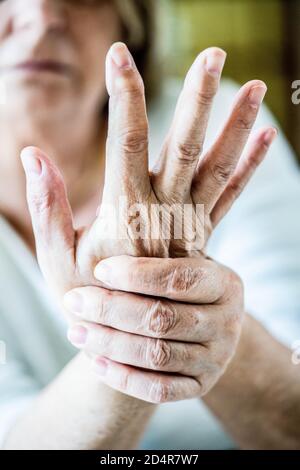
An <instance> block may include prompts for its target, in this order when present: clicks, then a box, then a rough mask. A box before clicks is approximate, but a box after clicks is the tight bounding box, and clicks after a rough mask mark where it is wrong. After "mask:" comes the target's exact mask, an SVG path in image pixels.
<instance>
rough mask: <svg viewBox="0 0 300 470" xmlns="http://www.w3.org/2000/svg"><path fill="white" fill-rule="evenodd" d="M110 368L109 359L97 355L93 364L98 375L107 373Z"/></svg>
mask: <svg viewBox="0 0 300 470" xmlns="http://www.w3.org/2000/svg"><path fill="white" fill-rule="evenodd" d="M107 368H108V361H107V360H106V359H105V357H97V358H96V359H95V361H94V362H93V364H92V369H93V371H94V372H95V373H96V374H98V375H105V374H106V372H107Z"/></svg>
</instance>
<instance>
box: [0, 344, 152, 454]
mask: <svg viewBox="0 0 300 470" xmlns="http://www.w3.org/2000/svg"><path fill="white" fill-rule="evenodd" d="M89 364H90V361H89V359H88V358H87V357H86V356H84V355H83V354H82V353H80V354H78V355H77V356H76V357H75V358H74V359H73V360H72V361H71V362H70V363H69V364H68V365H67V366H66V368H65V369H64V370H63V371H62V372H61V374H60V375H59V376H58V377H57V378H56V379H55V381H54V382H52V383H51V384H50V385H49V386H48V387H47V388H46V389H45V390H44V391H43V392H42V393H41V394H40V396H39V397H38V398H37V399H36V401H35V403H34V405H33V406H32V407H31V408H30V409H29V410H28V411H27V412H26V414H25V415H24V416H22V417H21V418H20V419H19V421H18V422H17V423H16V424H15V426H14V428H13V429H12V430H11V432H10V433H9V435H8V437H7V440H6V443H5V448H6V449H35V450H37V449H59V450H60V449H74V450H76V449H110V450H112V449H130V448H134V447H136V445H137V443H138V441H139V439H140V438H141V436H142V434H143V431H144V429H145V426H146V424H147V422H148V420H149V418H150V416H151V414H152V412H153V411H154V406H153V405H151V404H149V403H146V402H143V401H140V400H137V399H135V398H132V397H128V396H126V395H123V394H121V393H119V392H117V391H114V390H112V389H110V388H108V387H107V386H106V385H104V384H102V383H101V382H100V381H99V379H98V378H97V377H96V375H94V374H93V373H92V372H91V371H90V369H89Z"/></svg>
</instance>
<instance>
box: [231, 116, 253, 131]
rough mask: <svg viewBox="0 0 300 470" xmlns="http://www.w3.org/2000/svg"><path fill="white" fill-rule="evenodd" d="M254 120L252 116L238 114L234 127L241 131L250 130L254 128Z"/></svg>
mask: <svg viewBox="0 0 300 470" xmlns="http://www.w3.org/2000/svg"><path fill="white" fill-rule="evenodd" d="M252 122H253V120H252V119H251V117H250V116H237V118H236V120H235V122H234V128H235V129H237V130H241V131H247V132H250V131H251V128H252Z"/></svg>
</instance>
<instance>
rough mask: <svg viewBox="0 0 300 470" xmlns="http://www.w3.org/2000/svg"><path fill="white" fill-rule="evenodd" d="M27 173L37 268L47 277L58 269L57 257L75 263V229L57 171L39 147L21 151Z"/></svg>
mask: <svg viewBox="0 0 300 470" xmlns="http://www.w3.org/2000/svg"><path fill="white" fill-rule="evenodd" d="M21 160H22V164H23V167H24V170H25V174H26V183H27V184H26V189H27V201H28V207H29V211H30V215H31V220H32V226H33V230H34V236H35V242H36V250H37V255H38V260H39V263H40V267H41V269H42V271H43V273H44V275H45V276H46V277H47V276H48V273H49V271H51V272H52V273H53V272H56V271H58V272H57V275H58V276H59V270H58V269H57V259H58V258H60V257H63V258H64V260H65V266H66V268H67V266H68V265H69V266H70V267H71V266H73V265H74V246H75V231H74V228H73V221H72V213H71V208H70V205H69V202H68V199H67V195H66V189H65V185H64V182H63V179H62V176H61V174H60V172H59V171H58V169H57V167H56V166H55V165H54V164H53V162H51V160H50V159H49V158H48V157H47V156H46V155H45V154H44V153H43V152H42V151H41V150H39V149H38V148H35V147H27V148H26V149H24V150H23V151H22V153H21Z"/></svg>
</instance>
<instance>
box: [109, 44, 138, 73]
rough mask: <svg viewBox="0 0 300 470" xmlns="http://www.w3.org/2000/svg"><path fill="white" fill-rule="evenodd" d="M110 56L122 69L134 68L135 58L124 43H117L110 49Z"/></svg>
mask: <svg viewBox="0 0 300 470" xmlns="http://www.w3.org/2000/svg"><path fill="white" fill-rule="evenodd" d="M110 54H111V57H112V59H113V61H114V62H115V64H116V65H117V67H119V68H120V69H126V70H129V69H131V68H132V66H133V58H132V55H131V54H130V52H129V50H128V48H127V46H126V45H125V44H124V43H123V42H116V43H115V44H113V46H112V47H111V49H110Z"/></svg>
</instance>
